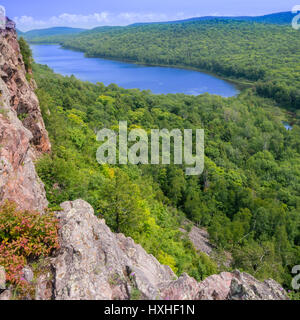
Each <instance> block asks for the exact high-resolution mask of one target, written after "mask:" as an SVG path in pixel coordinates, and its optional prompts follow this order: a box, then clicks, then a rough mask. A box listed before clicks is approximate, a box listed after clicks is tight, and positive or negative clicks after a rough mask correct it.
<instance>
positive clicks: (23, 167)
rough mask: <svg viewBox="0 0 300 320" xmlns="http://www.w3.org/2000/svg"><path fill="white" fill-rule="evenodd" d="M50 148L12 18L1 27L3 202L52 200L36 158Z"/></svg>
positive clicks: (27, 205)
mask: <svg viewBox="0 0 300 320" xmlns="http://www.w3.org/2000/svg"><path fill="white" fill-rule="evenodd" d="M18 116H19V118H22V119H23V121H20V120H19V118H18ZM50 150H51V145H50V141H49V139H48V134H47V131H46V129H45V126H44V122H43V118H42V115H41V111H40V107H39V102H38V99H37V97H36V95H35V93H34V82H33V81H31V84H30V83H29V82H28V81H27V79H26V70H25V66H24V63H23V59H22V55H21V53H20V48H19V44H18V40H17V34H16V30H15V28H14V24H13V23H12V22H11V21H10V20H8V21H7V27H6V29H5V30H0V203H1V202H2V201H4V200H6V199H8V200H12V201H14V202H16V203H17V205H18V207H19V208H20V209H25V210H37V211H39V212H43V211H44V209H45V208H46V207H47V205H48V202H47V200H46V195H45V190H44V186H43V184H42V182H41V181H40V179H39V178H38V176H37V174H36V171H35V167H34V160H35V159H36V158H37V157H38V156H39V155H40V154H41V153H43V152H50Z"/></svg>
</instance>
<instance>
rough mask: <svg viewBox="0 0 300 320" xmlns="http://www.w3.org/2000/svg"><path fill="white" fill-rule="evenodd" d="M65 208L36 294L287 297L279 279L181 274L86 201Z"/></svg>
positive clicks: (66, 297) (81, 297)
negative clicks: (56, 244) (113, 229)
mask: <svg viewBox="0 0 300 320" xmlns="http://www.w3.org/2000/svg"><path fill="white" fill-rule="evenodd" d="M61 207H62V208H63V209H64V211H63V212H59V213H57V214H58V216H59V219H60V227H61V228H60V244H61V249H60V251H59V253H58V255H57V256H56V257H53V258H52V259H51V263H50V264H51V268H50V269H49V270H51V274H49V273H48V275H42V276H41V277H40V278H39V279H38V281H37V282H38V284H37V299H40V300H48V299H55V300H128V299H131V298H132V295H133V293H135V296H139V298H140V299H144V300H227V299H232V300H245V299H248V300H250V299H251V300H254V299H255V300H263V299H268V300H284V299H287V295H286V292H285V291H284V290H283V289H282V288H280V285H279V284H277V283H276V282H275V281H273V280H268V281H265V282H260V281H258V280H256V279H255V278H253V277H252V276H250V275H248V274H245V273H240V272H238V271H236V272H233V273H230V272H223V273H221V274H220V275H213V276H211V277H208V278H207V279H205V280H204V281H202V282H201V283H198V282H197V281H196V280H195V279H193V278H191V277H189V276H188V275H187V274H183V275H182V276H181V277H180V278H177V277H176V275H175V274H174V273H173V271H172V270H171V269H170V268H169V267H167V266H163V265H161V264H160V263H159V262H158V261H157V260H156V259H155V258H154V257H153V256H152V255H150V254H147V253H146V251H145V250H144V249H143V248H142V247H141V246H140V245H138V244H136V243H135V242H134V241H133V240H132V239H131V238H126V237H125V236H124V235H122V234H114V233H113V232H111V230H110V229H109V228H108V226H107V225H106V224H105V221H104V220H99V219H98V218H97V217H96V216H95V215H94V211H93V208H92V207H91V206H90V205H89V204H88V203H86V202H85V201H83V200H76V201H74V202H65V203H63V204H62V205H61ZM281 289H282V290H281Z"/></svg>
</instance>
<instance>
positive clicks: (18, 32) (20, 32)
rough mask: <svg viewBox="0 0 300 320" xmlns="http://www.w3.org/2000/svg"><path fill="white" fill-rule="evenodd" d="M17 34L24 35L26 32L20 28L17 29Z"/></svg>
mask: <svg viewBox="0 0 300 320" xmlns="http://www.w3.org/2000/svg"><path fill="white" fill-rule="evenodd" d="M17 35H18V36H19V37H20V36H23V35H24V32H22V31H20V30H19V29H17Z"/></svg>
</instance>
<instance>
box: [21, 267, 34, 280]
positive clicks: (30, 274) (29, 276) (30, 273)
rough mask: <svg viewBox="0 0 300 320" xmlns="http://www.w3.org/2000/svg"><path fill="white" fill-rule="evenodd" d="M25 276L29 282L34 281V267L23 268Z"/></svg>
mask: <svg viewBox="0 0 300 320" xmlns="http://www.w3.org/2000/svg"><path fill="white" fill-rule="evenodd" d="M22 271H23V277H24V279H25V280H26V281H27V282H32V281H33V278H34V274H33V271H32V269H31V268H30V267H29V266H26V267H25V268H23V270H22Z"/></svg>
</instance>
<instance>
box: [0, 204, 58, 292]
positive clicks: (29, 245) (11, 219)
mask: <svg viewBox="0 0 300 320" xmlns="http://www.w3.org/2000/svg"><path fill="white" fill-rule="evenodd" d="M58 248H59V243H58V220H57V219H56V218H55V216H54V214H52V213H51V214H47V215H43V216H41V215H40V214H39V213H38V212H29V211H21V210H17V209H16V205H15V204H14V203H12V202H8V201H7V202H6V203H4V204H3V205H1V206H0V265H1V266H3V267H4V268H5V270H6V278H7V279H6V280H7V281H8V282H9V283H11V284H13V285H18V286H20V287H23V286H25V285H26V282H25V280H24V279H23V278H22V276H23V274H22V269H23V268H24V266H25V265H26V264H27V263H28V261H32V260H34V259H37V258H39V257H45V256H48V255H50V253H51V252H52V251H53V250H54V249H58Z"/></svg>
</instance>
